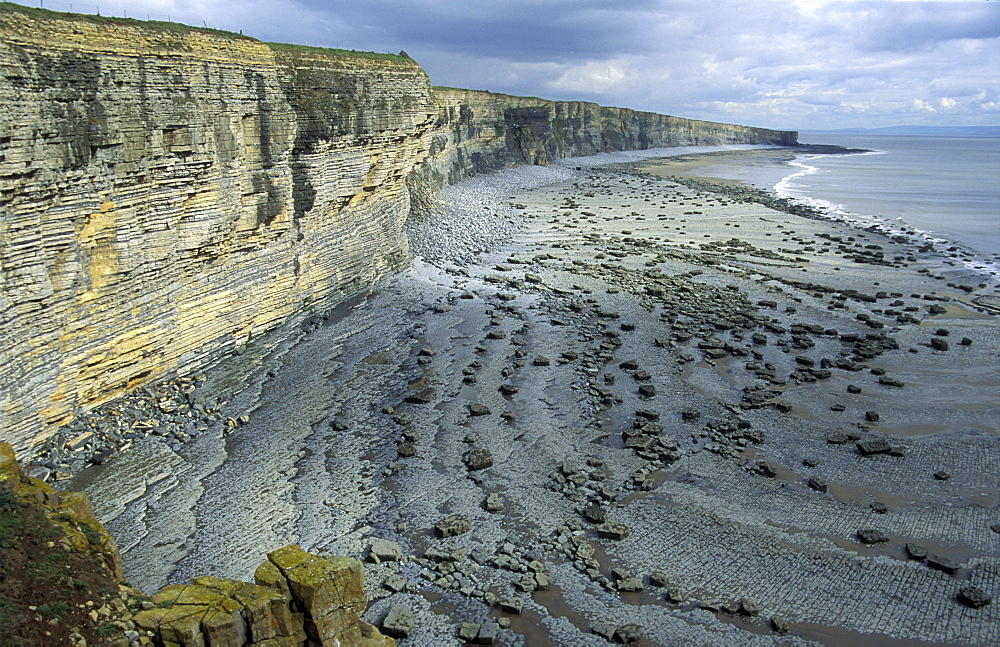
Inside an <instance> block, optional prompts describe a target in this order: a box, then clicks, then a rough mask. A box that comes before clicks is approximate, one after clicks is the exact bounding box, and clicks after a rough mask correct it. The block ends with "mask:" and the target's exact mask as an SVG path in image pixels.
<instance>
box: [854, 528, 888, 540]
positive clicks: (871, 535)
mask: <svg viewBox="0 0 1000 647" xmlns="http://www.w3.org/2000/svg"><path fill="white" fill-rule="evenodd" d="M858 539H860V540H861V543H863V544H884V543H886V542H887V541H889V535H887V534H885V533H884V532H882V531H881V530H878V529H876V528H862V529H861V530H859V531H858Z"/></svg>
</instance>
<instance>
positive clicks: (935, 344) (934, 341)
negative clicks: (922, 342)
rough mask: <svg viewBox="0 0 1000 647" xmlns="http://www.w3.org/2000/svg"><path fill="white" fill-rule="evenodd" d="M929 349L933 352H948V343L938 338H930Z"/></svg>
mask: <svg viewBox="0 0 1000 647" xmlns="http://www.w3.org/2000/svg"><path fill="white" fill-rule="evenodd" d="M931 348H933V349H934V350H948V342H947V341H945V340H944V339H941V338H940V337H931Z"/></svg>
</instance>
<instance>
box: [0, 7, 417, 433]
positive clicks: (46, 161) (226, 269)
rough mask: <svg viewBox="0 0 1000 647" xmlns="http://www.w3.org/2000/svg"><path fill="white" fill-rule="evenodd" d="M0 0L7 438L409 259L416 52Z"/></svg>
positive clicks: (323, 301)
mask: <svg viewBox="0 0 1000 647" xmlns="http://www.w3.org/2000/svg"><path fill="white" fill-rule="evenodd" d="M5 9H7V10H5V11H3V13H2V15H0V61H2V68H0V74H2V78H0V103H2V105H3V106H4V109H3V111H0V128H2V135H0V146H2V153H0V178H2V181H3V194H2V214H3V217H2V220H0V240H2V246H0V274H2V285H0V329H2V330H3V331H4V332H3V335H2V336H0V363H2V365H3V369H2V381H0V428H3V429H4V436H5V438H7V439H9V440H10V441H11V442H13V443H14V445H15V447H16V448H17V449H18V450H19V451H24V450H25V449H27V448H28V447H29V446H30V445H31V444H33V443H37V442H38V441H39V440H40V439H42V438H44V437H45V436H46V435H49V434H50V433H52V431H53V430H54V429H56V428H57V426H58V425H59V424H61V423H64V422H65V421H66V420H68V419H69V418H70V417H71V416H72V415H73V412H74V410H75V409H77V408H78V407H82V406H83V407H86V406H91V405H94V404H96V403H99V402H102V401H105V400H108V399H110V398H113V397H115V396H116V395H117V394H120V393H122V392H124V391H127V390H129V389H132V388H134V387H136V386H139V385H142V384H145V383H148V382H150V381H154V380H156V379H158V378H160V377H162V376H165V375H169V374H172V373H184V372H190V371H192V370H196V369H199V368H201V367H203V366H205V365H206V364H207V363H209V362H211V361H212V360H213V359H214V358H216V357H218V356H219V354H221V353H226V352H229V351H232V350H233V349H235V348H238V347H239V346H240V345H242V344H245V343H246V342H247V340H249V339H250V338H252V337H255V336H257V335H260V334H262V333H264V332H267V331H268V330H270V329H272V328H273V327H274V326H275V325H277V324H278V323H280V322H284V321H286V320H288V319H289V318H295V317H304V316H307V315H308V314H310V313H313V312H316V311H320V310H324V309H328V308H330V307H332V306H333V305H335V304H336V303H337V302H339V301H340V300H342V299H343V298H344V297H345V296H347V295H350V294H352V293H355V292H357V291H358V290H360V289H362V288H364V287H365V286H368V285H370V284H371V283H372V282H373V281H374V280H375V279H376V278H377V277H378V276H380V275H382V274H384V273H385V272H386V271H389V270H391V269H393V268H397V267H399V266H400V264H401V263H403V262H404V261H405V259H406V255H407V245H406V240H405V237H404V236H403V235H402V234H401V225H402V222H403V220H404V219H405V217H406V215H407V213H408V211H409V202H408V200H409V197H408V192H407V190H406V185H405V182H404V179H405V177H406V176H407V175H408V174H409V173H410V171H411V169H412V168H413V166H414V165H415V164H416V163H417V162H418V161H419V160H421V159H422V158H423V157H424V155H425V146H424V143H423V137H424V134H425V133H426V131H427V129H428V128H429V126H430V125H431V122H432V120H433V117H434V115H435V108H434V106H433V105H432V103H431V98H430V86H429V82H428V80H427V76H426V75H425V74H424V72H423V70H421V69H420V67H419V66H418V65H417V64H415V63H414V62H412V61H411V60H409V59H406V58H403V57H395V56H377V57H364V56H352V55H346V54H342V53H338V52H330V51H325V50H315V49H309V48H299V47H291V46H288V47H279V46H275V47H274V48H272V47H269V46H268V45H266V44H264V43H261V42H258V41H255V40H252V39H248V38H241V37H239V36H232V35H224V34H215V33H209V32H203V31H196V30H174V29H165V28H157V27H150V26H144V25H143V24H130V23H121V22H102V21H99V20H96V19H82V18H80V19H76V18H75V17H72V16H67V15H64V14H46V15H43V16H41V17H39V16H37V15H35V14H34V13H26V12H21V11H13V10H9V6H8V7H5ZM178 27H179V26H178Z"/></svg>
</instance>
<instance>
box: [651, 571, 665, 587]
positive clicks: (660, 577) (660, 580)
mask: <svg viewBox="0 0 1000 647" xmlns="http://www.w3.org/2000/svg"><path fill="white" fill-rule="evenodd" d="M649 583H650V584H651V585H652V586H662V587H666V586H668V585H669V584H670V581H669V579H668V578H667V574H666V573H664V572H663V571H653V572H652V573H650V574H649Z"/></svg>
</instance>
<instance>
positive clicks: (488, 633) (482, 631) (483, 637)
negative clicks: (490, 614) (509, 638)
mask: <svg viewBox="0 0 1000 647" xmlns="http://www.w3.org/2000/svg"><path fill="white" fill-rule="evenodd" d="M499 636H500V625H499V624H498V623H496V622H484V623H483V624H482V625H481V626H480V627H479V635H478V636H476V642H477V643H479V644H480V645H492V644H494V643H496V641H497V638H498V637H499Z"/></svg>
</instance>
